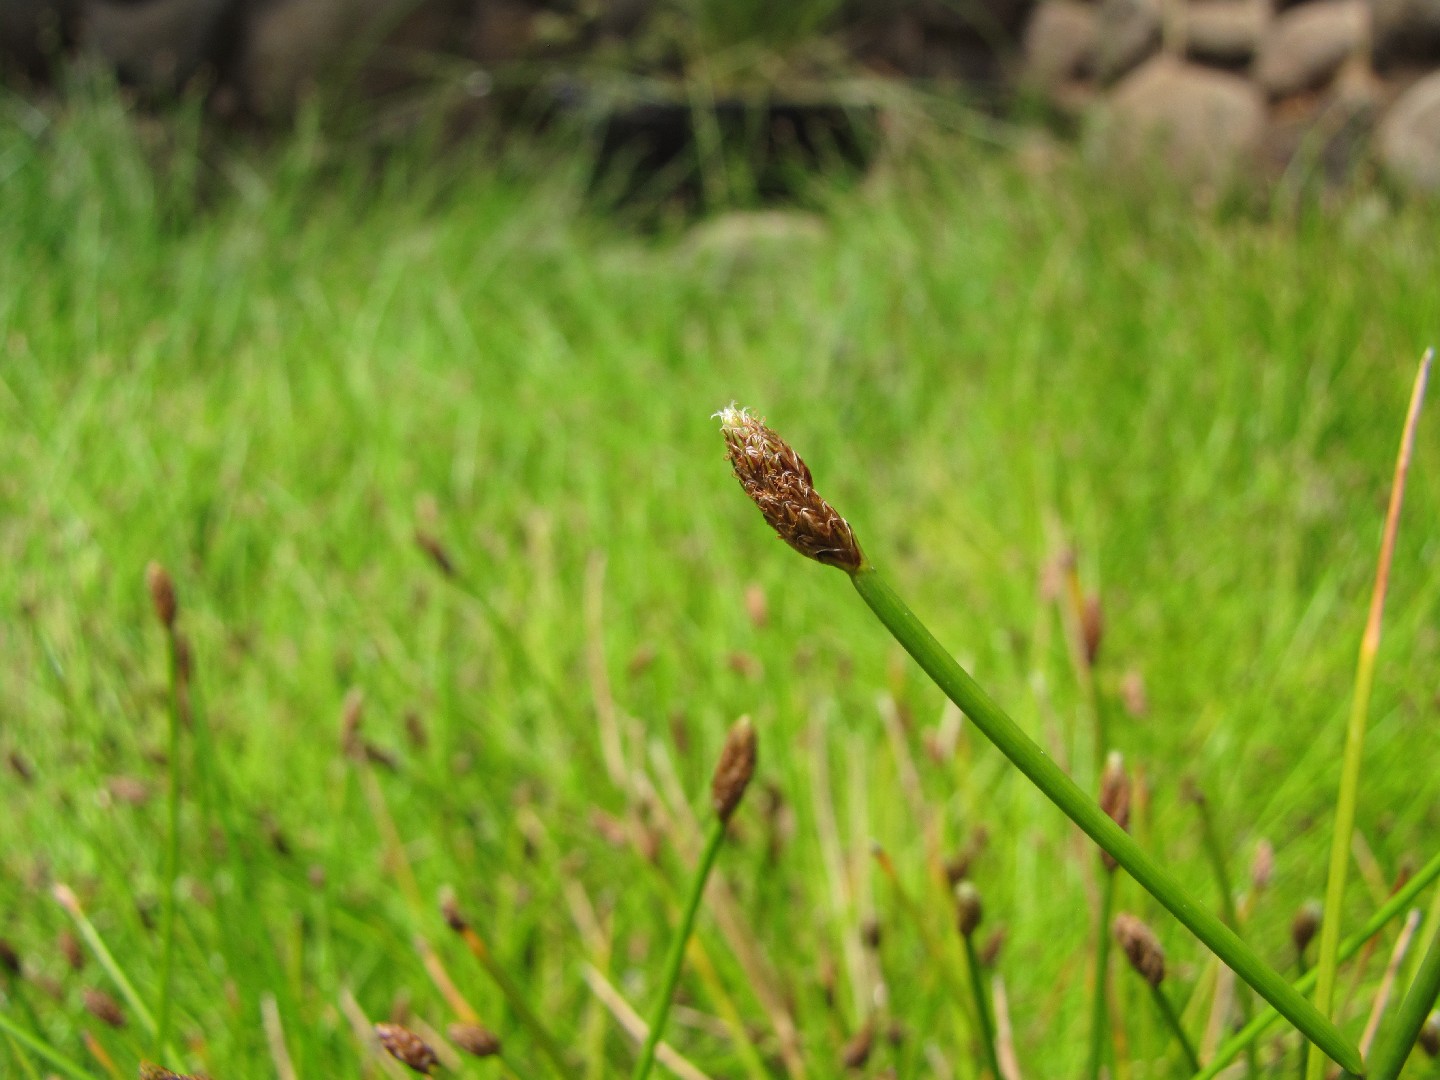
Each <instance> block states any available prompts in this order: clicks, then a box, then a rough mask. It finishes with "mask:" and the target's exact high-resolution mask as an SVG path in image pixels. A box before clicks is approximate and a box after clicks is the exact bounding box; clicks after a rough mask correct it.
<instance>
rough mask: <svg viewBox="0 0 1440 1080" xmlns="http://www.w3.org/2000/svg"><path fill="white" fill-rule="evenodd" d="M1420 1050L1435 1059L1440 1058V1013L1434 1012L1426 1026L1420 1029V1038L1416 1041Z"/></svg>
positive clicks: (1427, 1019)
mask: <svg viewBox="0 0 1440 1080" xmlns="http://www.w3.org/2000/svg"><path fill="white" fill-rule="evenodd" d="M1416 1041H1417V1042H1419V1044H1420V1049H1422V1050H1424V1051H1425V1053H1427V1054H1429V1055H1430V1056H1431V1057H1432V1058H1433V1057H1440V1012H1432V1013H1431V1014H1430V1015H1429V1016H1428V1017H1427V1018H1426V1020H1425V1025H1424V1026H1423V1027H1422V1028H1421V1029H1420V1038H1419V1039H1417V1040H1416Z"/></svg>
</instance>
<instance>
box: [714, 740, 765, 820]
mask: <svg viewBox="0 0 1440 1080" xmlns="http://www.w3.org/2000/svg"><path fill="white" fill-rule="evenodd" d="M755 753H756V745H755V725H753V724H752V723H750V718H749V717H748V716H742V717H741V718H740V719H739V720H737V721H735V726H734V727H732V728H731V729H730V734H729V735H727V736H726V737H725V748H724V749H723V750H721V751H720V761H719V762H718V763H717V764H716V766H715V776H714V778H713V779H712V780H711V782H710V801H711V804H712V805H713V806H714V807H715V813H716V814H717V815H719V818H720V820H721V821H729V820H730V817H731V815H733V814H734V813H735V808H736V807H737V806H739V805H740V800H741V798H743V797H744V795H745V789H746V788H747V787H749V786H750V778H751V777H752V776H754V775H755Z"/></svg>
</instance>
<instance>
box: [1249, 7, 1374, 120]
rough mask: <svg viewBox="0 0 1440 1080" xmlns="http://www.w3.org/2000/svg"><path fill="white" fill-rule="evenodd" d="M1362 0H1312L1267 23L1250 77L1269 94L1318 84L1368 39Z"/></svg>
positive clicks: (1295, 91) (1278, 94)
mask: <svg viewBox="0 0 1440 1080" xmlns="http://www.w3.org/2000/svg"><path fill="white" fill-rule="evenodd" d="M1369 33H1370V8H1369V5H1368V4H1367V2H1366V0H1315V2H1314V3H1309V4H1301V5H1300V6H1299V7H1296V8H1291V9H1290V10H1289V11H1286V12H1284V13H1283V14H1282V15H1280V16H1279V17H1278V18H1277V19H1276V20H1275V21H1274V22H1273V23H1271V24H1270V28H1269V30H1268V31H1267V32H1266V33H1265V36H1264V38H1263V39H1262V40H1261V42H1260V52H1259V55H1257V56H1256V58H1255V78H1256V79H1257V80H1258V81H1259V83H1260V85H1261V87H1262V88H1263V89H1264V90H1265V92H1266V93H1268V94H1269V95H1270V96H1271V97H1284V96H1285V95H1287V94H1298V93H1300V92H1301V91H1304V90H1312V89H1314V88H1315V87H1317V86H1324V85H1325V84H1326V83H1328V82H1329V81H1330V79H1331V78H1332V77H1334V75H1335V73H1336V72H1337V71H1339V70H1340V66H1341V65H1342V64H1344V62H1345V60H1346V59H1347V58H1348V57H1350V56H1352V55H1354V54H1356V53H1358V52H1360V51H1361V50H1363V49H1364V48H1365V46H1366V43H1367V42H1368V40H1369Z"/></svg>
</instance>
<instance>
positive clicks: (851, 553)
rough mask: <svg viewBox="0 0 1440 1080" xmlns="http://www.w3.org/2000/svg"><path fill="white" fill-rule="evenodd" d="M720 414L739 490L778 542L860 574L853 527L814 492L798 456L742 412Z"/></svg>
mask: <svg viewBox="0 0 1440 1080" xmlns="http://www.w3.org/2000/svg"><path fill="white" fill-rule="evenodd" d="M716 415H717V416H718V417H719V418H720V431H721V433H722V434H723V435H724V436H725V445H726V452H727V453H728V454H729V456H730V464H731V465H732V466H734V469H735V475H736V477H737V478H739V480H740V486H741V487H743V488H744V489H745V494H747V495H749V496H750V498H751V500H752V501H753V502H754V503H755V505H756V506H758V507H759V508H760V513H761V514H762V515H764V517H765V520H766V522H768V523H769V525H770V527H771V528H772V529H774V530H775V531H776V532H777V533H779V534H780V539H782V540H784V541H785V542H786V543H787V544H789V545H790V546H791V547H792V548H794V549H795V550H796V551H798V552H800V554H801V555H804V556H806V557H807V558H810V559H814V560H815V561H816V562H821V563H824V564H825V565H826V566H838V567H839V568H840V569H842V570H844V571H846V572H847V573H851V574H853V573H854V572H855V571H857V570H859V569H860V567H861V565H862V564H863V563H864V561H865V557H864V555H862V554H861V553H860V545H859V544H858V543H857V542H856V540H855V533H854V532H853V531H852V530H851V528H850V523H849V522H847V521H846V520H845V519H844V518H843V517H841V516H840V515H839V514H838V513H836V512H835V508H834V507H833V506H831V505H830V504H829V503H828V502H826V501H825V500H824V499H822V498H821V497H820V495H819V493H817V492H816V490H815V488H814V487H813V486H812V484H811V479H810V470H809V469H808V468H806V466H805V462H803V461H801V460H800V455H799V454H797V453H795V451H794V450H792V449H791V448H790V445H789V444H788V443H786V442H785V440H784V439H782V438H781V437H780V436H779V435H777V434H776V433H775V432H774V431H772V430H771V429H770V428H768V427H766V426H765V422H764V421H763V420H760V419H758V418H756V417H754V416H751V415H750V414H749V413H748V412H746V411H745V410H744V409H737V408H735V407H734V406H733V405H732V406H730V407H729V408H728V409H722V410H720V412H718V413H717V414H716Z"/></svg>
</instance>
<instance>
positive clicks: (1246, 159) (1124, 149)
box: [1103, 56, 1265, 185]
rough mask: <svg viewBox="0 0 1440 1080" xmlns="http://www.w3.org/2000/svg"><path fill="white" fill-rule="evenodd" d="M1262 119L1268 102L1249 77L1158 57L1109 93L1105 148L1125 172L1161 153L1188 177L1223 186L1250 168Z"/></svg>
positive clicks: (1170, 166) (1175, 171)
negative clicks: (1245, 77)
mask: <svg viewBox="0 0 1440 1080" xmlns="http://www.w3.org/2000/svg"><path fill="white" fill-rule="evenodd" d="M1264 122H1265V103H1264V101H1263V99H1262V97H1261V95H1260V92H1259V90H1257V89H1256V87H1255V86H1254V84H1253V83H1251V82H1250V81H1249V80H1247V79H1243V78H1241V77H1240V76H1238V75H1232V74H1230V73H1228V72H1223V71H1216V70H1213V69H1211V68H1205V67H1200V66H1199V65H1197V64H1187V63H1184V62H1183V61H1180V60H1176V59H1174V58H1172V57H1169V56H1157V57H1155V58H1154V59H1153V60H1150V61H1148V62H1147V63H1146V64H1144V65H1143V66H1142V67H1140V68H1138V69H1137V70H1135V71H1134V72H1132V73H1131V74H1130V75H1129V76H1127V77H1126V78H1125V79H1124V80H1123V81H1122V82H1121V83H1120V84H1119V85H1117V86H1116V87H1115V90H1114V92H1113V93H1112V94H1111V96H1110V100H1109V103H1108V111H1107V116H1106V117H1105V121H1104V127H1103V140H1104V149H1105V151H1106V152H1107V154H1108V156H1109V157H1110V159H1111V161H1112V163H1113V164H1115V165H1116V166H1117V167H1119V168H1122V169H1127V170H1128V169H1131V168H1134V167H1136V166H1142V165H1143V164H1144V163H1145V162H1146V161H1147V160H1149V159H1152V158H1157V157H1158V158H1159V160H1161V161H1162V162H1164V163H1165V164H1166V165H1167V166H1168V167H1169V168H1170V169H1171V171H1172V172H1174V173H1175V174H1177V175H1179V176H1181V177H1183V178H1186V179H1189V180H1192V181H1195V182H1198V183H1202V184H1209V185H1221V184H1224V183H1226V182H1227V181H1229V180H1231V179H1233V178H1235V177H1237V176H1239V175H1240V174H1242V173H1244V172H1247V171H1249V169H1250V168H1251V166H1252V164H1253V163H1254V161H1255V158H1256V153H1257V151H1258V148H1259V145H1260V139H1261V135H1262V133H1263V131H1264Z"/></svg>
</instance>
